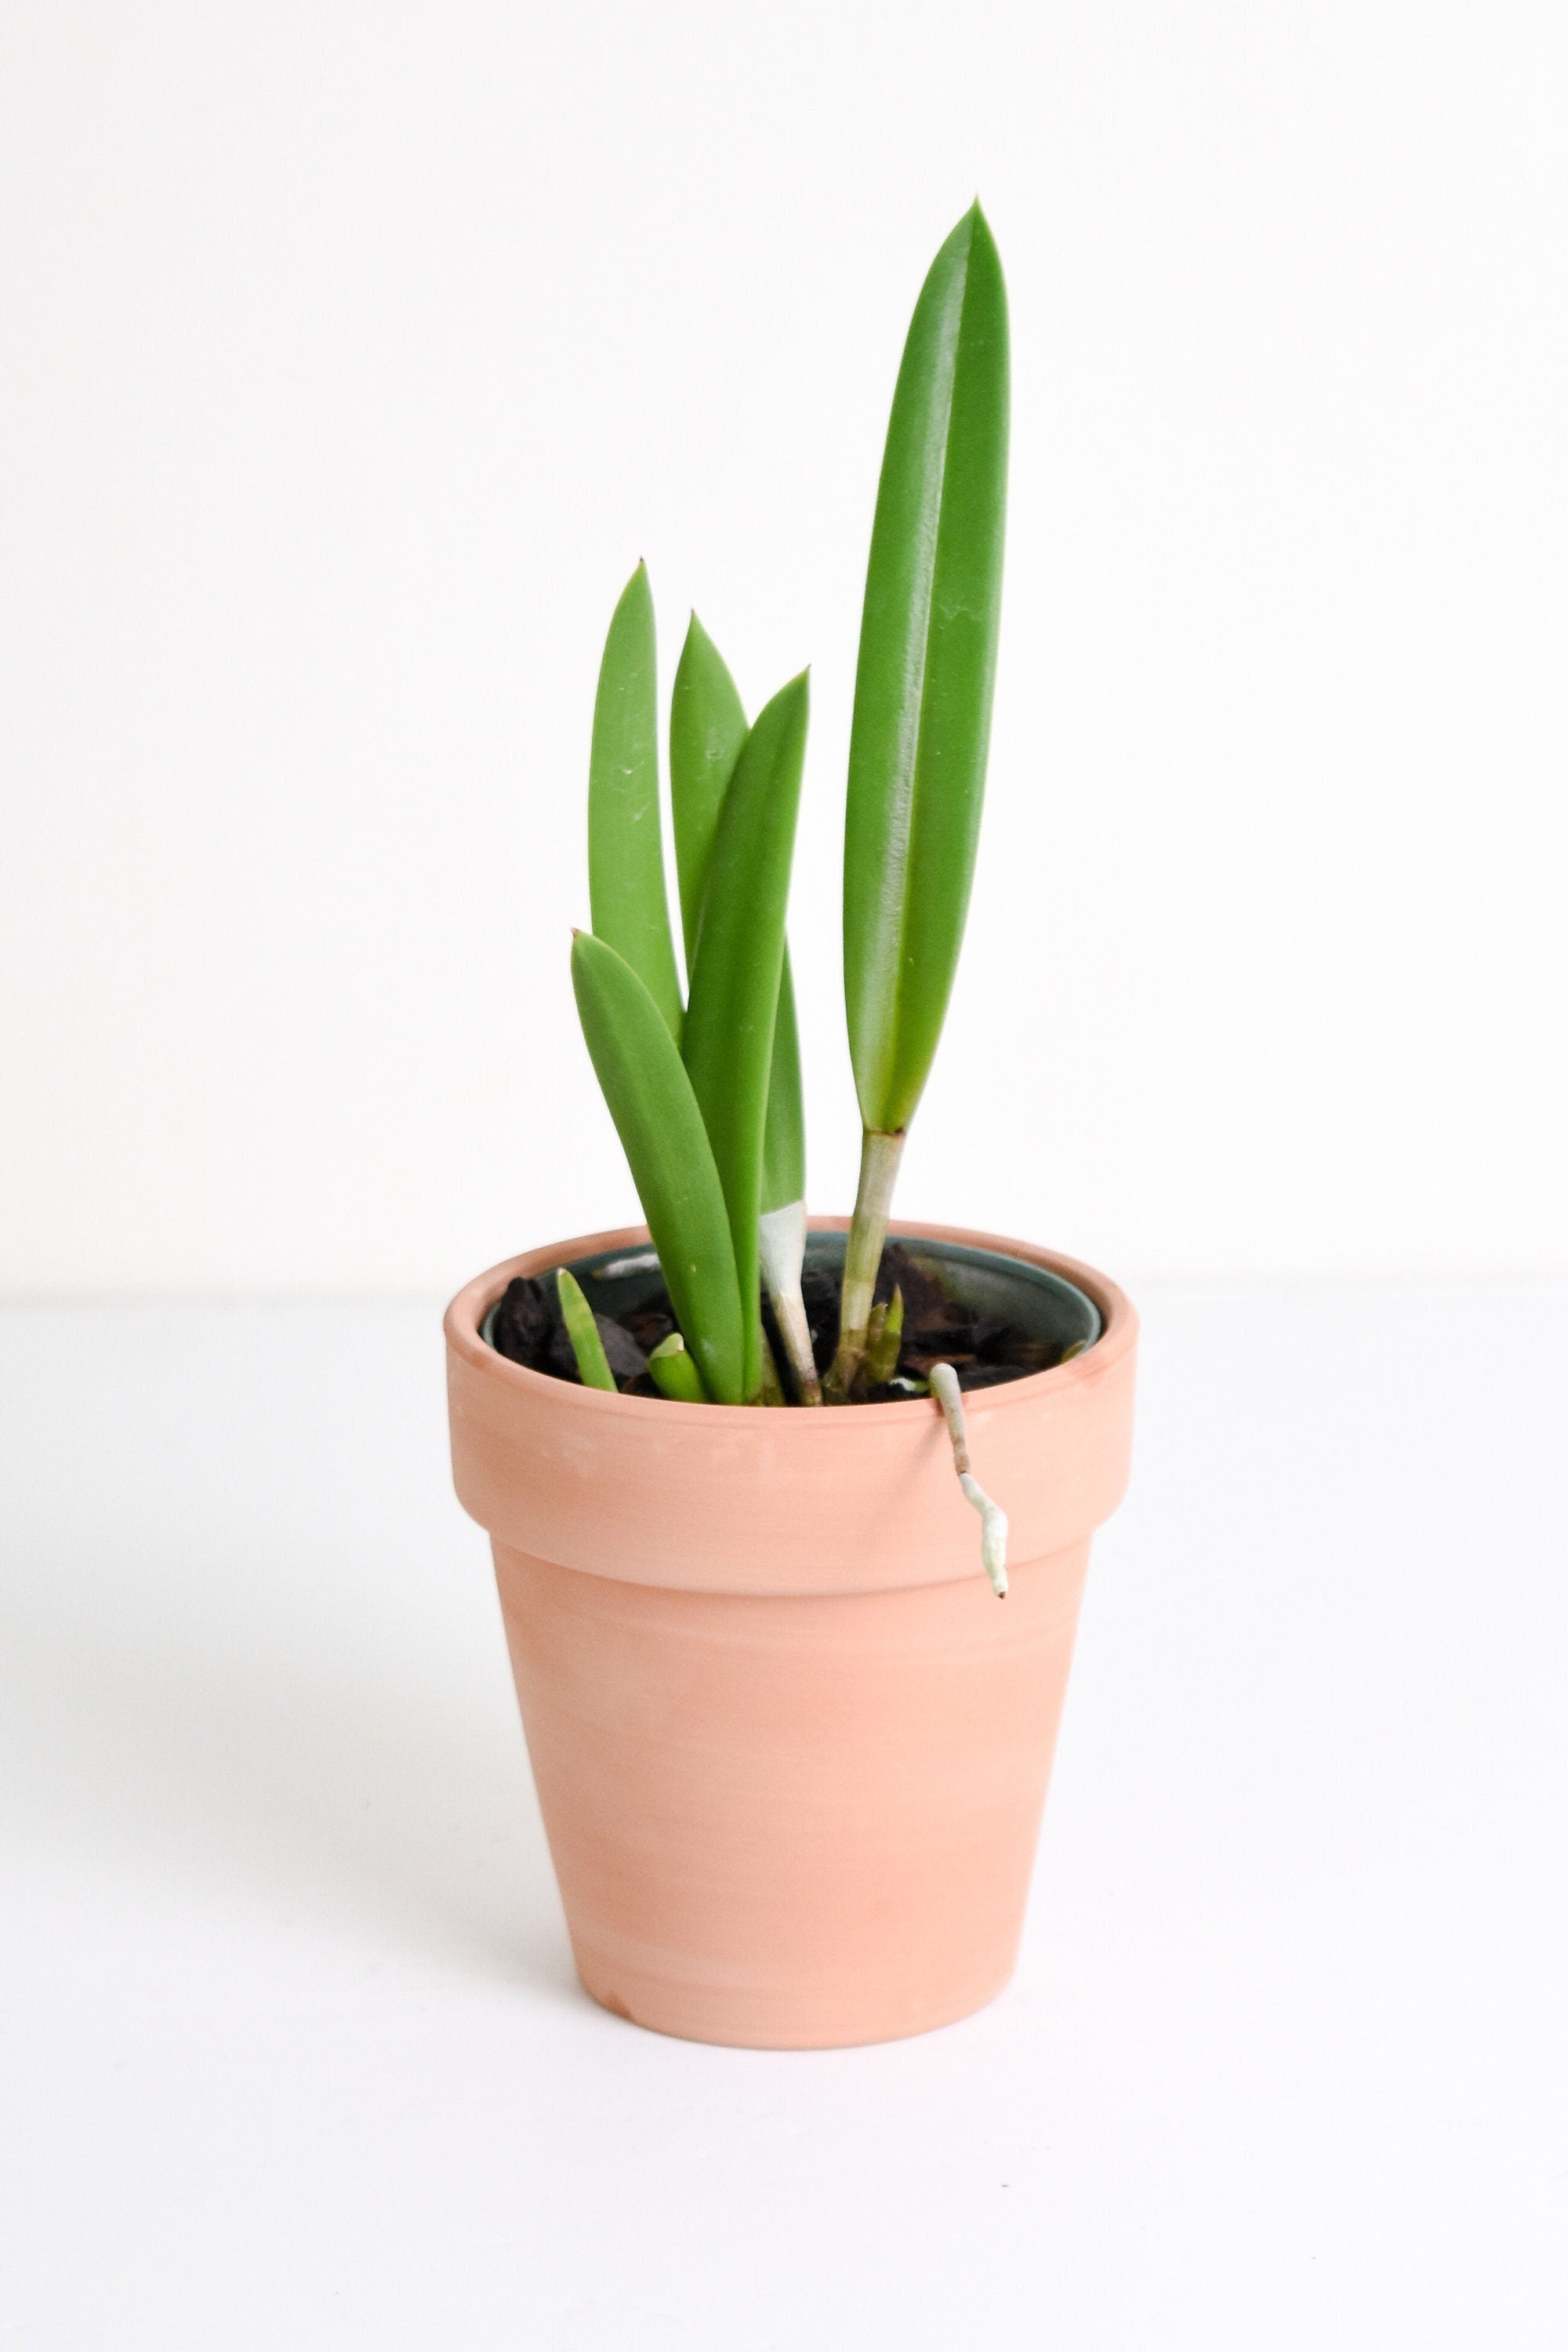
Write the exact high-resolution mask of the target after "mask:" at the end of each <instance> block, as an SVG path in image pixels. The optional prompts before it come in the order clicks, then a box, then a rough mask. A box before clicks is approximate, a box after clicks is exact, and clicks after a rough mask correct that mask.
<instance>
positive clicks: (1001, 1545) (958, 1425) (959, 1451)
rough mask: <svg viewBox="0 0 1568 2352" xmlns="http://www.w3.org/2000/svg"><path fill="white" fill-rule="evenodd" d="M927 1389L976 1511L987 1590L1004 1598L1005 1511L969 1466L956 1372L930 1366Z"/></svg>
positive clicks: (947, 1366) (943, 1366)
mask: <svg viewBox="0 0 1568 2352" xmlns="http://www.w3.org/2000/svg"><path fill="white" fill-rule="evenodd" d="M931 1394H932V1396H933V1397H935V1399H936V1401H937V1402H938V1403H939V1404H940V1405H941V1407H942V1412H943V1413H944V1414H945V1416H946V1419H947V1433H948V1435H949V1437H951V1438H952V1466H953V1468H954V1469H955V1470H956V1471H957V1473H958V1483H959V1485H960V1486H962V1487H963V1495H964V1500H965V1501H966V1502H969V1503H973V1506H974V1507H975V1509H976V1510H977V1511H978V1512H979V1514H980V1559H981V1565H982V1566H983V1567H984V1570H985V1573H986V1575H987V1576H988V1577H989V1578H990V1579H991V1590H992V1591H993V1592H994V1594H995V1595H996V1598H997V1600H998V1601H1005V1600H1006V1598H1007V1514H1006V1512H1005V1510H1004V1509H1003V1508H1002V1507H1001V1505H1000V1504H999V1503H994V1502H993V1501H992V1499H991V1497H990V1496H989V1495H988V1494H987V1493H986V1491H985V1489H984V1486H982V1485H981V1484H980V1481H979V1479H978V1478H976V1477H975V1475H973V1471H972V1470H971V1469H970V1467H969V1431H968V1428H967V1427H966V1425H965V1423H964V1418H963V1391H962V1390H961V1389H960V1387H959V1385H958V1374H957V1373H956V1372H955V1371H954V1370H953V1369H952V1365H951V1364H933V1365H932V1366H931Z"/></svg>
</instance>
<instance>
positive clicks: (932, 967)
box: [563, 205, 1008, 1507]
mask: <svg viewBox="0 0 1568 2352" xmlns="http://www.w3.org/2000/svg"><path fill="white" fill-rule="evenodd" d="M1007 383H1008V369H1007V306H1006V296H1005V290H1004V287H1003V280H1002V270H1001V264H1000V262H999V260H998V258H997V254H996V247H995V245H994V242H993V239H992V236H991V232H990V229H989V228H988V226H986V223H985V220H984V215H982V213H981V211H980V207H979V205H974V206H973V209H972V210H971V211H970V212H968V213H967V214H965V215H964V217H963V220H961V221H960V222H959V224H958V226H957V227H956V228H955V229H954V230H953V232H952V236H949V238H948V239H947V241H946V243H945V244H944V245H943V246H942V250H941V252H940V253H939V254H938V255H937V257H936V259H935V261H934V262H933V263H932V265H931V270H930V272H929V274H928V276H927V278H926V281H925V284H924V286H923V288H922V289H921V296H920V299H919V301H918V302H917V304H916V306H915V311H914V316H913V319H912V320H911V322H910V331H909V336H908V339H907V341H906V343H905V346H904V354H903V362H902V364H901V366H900V371H899V377H898V383H897V387H896V389H895V392H894V394H893V405H892V415H891V418H890V421H889V427H888V438H887V446H886V451H885V454H884V457H883V460H882V473H881V482H880V487H879V491H878V497H877V509H876V519H875V522H874V525H873V528H872V534H871V552H870V560H869V564H868V571H867V578H866V599H865V607H864V614H863V618H862V623H861V631H860V650H859V661H858V669H857V674H856V685H855V710H854V720H853V726H852V730H851V738H850V748H849V782H848V803H847V819H846V829H845V859H844V984H845V998H846V1003H847V1013H848V1025H849V1045H850V1055H851V1060H852V1063H853V1066H854V1072H855V1083H856V1089H857V1093H858V1098H859V1108H860V1118H861V1126H862V1149H861V1161H860V1181H859V1188H858V1195H857V1199H856V1203H855V1213H854V1219H853V1222H852V1223H851V1226H850V1230H849V1236H848V1241H847V1249H846V1257H845V1266H844V1282H843V1294H842V1304H841V1308H840V1321H839V1331H838V1340H837V1352H836V1354H835V1356H834V1359H833V1361H832V1364H831V1366H830V1368H829V1370H828V1371H827V1374H826V1379H825V1380H820V1381H819V1378H818V1373H817V1370H816V1363H815V1361H814V1359H813V1352H812V1343H811V1336H810V1332H809V1329H808V1327H807V1321H806V1314H805V1305H804V1301H803V1298H802V1293H801V1274H802V1267H803V1264H804V1256H805V1238H806V1200H805V1120H804V1117H803V1112H802V1105H801V1074H800V1048H799V1042H798V1038H797V1034H796V1027H795V994H794V988H793V984H792V982H791V977H790V966H789V955H788V950H787V948H786V945H785V939H784V919H785V909H786V902H787V898H788V894H789V878H790V866H791V860H792V856H793V853H794V846H795V818H796V812H797V809H798V806H799V801H800V788H801V777H802V772H803V769H804V764H805V741H806V725H807V719H808V706H809V687H808V681H807V677H806V676H805V674H804V673H803V674H802V675H801V676H800V677H795V678H793V679H792V680H791V681H790V683H789V684H788V685H787V686H784V687H783V688H780V690H779V692H778V693H777V694H775V695H774V696H773V699H772V700H771V701H770V702H768V703H766V704H765V705H764V706H763V709H761V710H760V711H759V712H758V714H757V717H756V718H755V719H754V720H752V721H751V722H750V723H748V721H747V719H746V715H745V711H744V709H743V708H742V702H741V698H740V696H739V694H738V693H737V691H736V689H735V685H734V682H733V680H732V679H731V676H730V673H729V670H728V669H727V668H726V667H725V665H724V662H723V660H722V659H721V656H720V654H719V652H718V650H717V648H716V647H715V646H714V645H713V643H712V641H711V639H710V637H709V636H708V635H707V634H706V632H705V631H704V629H703V628H702V626H701V624H700V622H699V621H698V620H697V618H696V616H695V614H694V615H693V616H692V619H691V624H690V627H689V630H688V633H687V637H686V643H685V646H684V647H683V648H682V651H681V656H680V661H679V667H677V670H676V674H675V683H674V688H673V691H672V696H671V704H670V713H669V738H668V740H669V795H670V814H671V817H672V820H673V832H674V839H675V853H676V865H677V869H678V873H677V879H678V882H679V906H680V930H681V940H682V946H683V950H684V964H685V971H686V988H685V993H684V996H683V994H682V989H681V982H680V975H679V970H678V966H677V960H676V953H675V945H674V938H673V933H672V929H671V925H670V919H669V901H668V892H667V888H666V880H665V870H664V853H663V847H662V843H661V832H660V802H659V775H658V764H659V763H658V697H657V681H656V673H655V640H654V613H653V600H652V595H651V593H650V590H649V587H648V581H647V572H646V570H645V569H644V567H643V566H642V565H641V564H639V565H638V566H637V571H636V572H634V573H633V575H632V577H631V580H630V581H629V582H628V583H627V585H626V590H625V592H624V593H623V594H622V596H621V600H620V603H619V604H617V606H616V612H615V616H614V618H613V620H612V621H611V624H610V630H609V635H608V638H607V641H606V643H605V655H604V661H603V664H602V667H601V669H600V674H599V687H598V694H597V698H596V700H595V711H594V732H593V750H592V756H591V761H590V774H589V794H588V867H589V899H590V908H591V913H592V923H593V929H592V931H591V932H583V931H580V932H578V933H577V934H576V935H575V937H574V941H573V949H572V974H573V984H574V991H575V994H576V999H577V1007H578V1012H579V1013H580V1015H581V1019H582V1024H583V1033H584V1037H585V1039H586V1041H587V1045H588V1051H589V1054H590V1055H591V1056H592V1059H593V1063H594V1067H595V1071H596V1073H597V1075H598V1078H599V1083H600V1086H601V1087H602V1088H603V1090H604V1094H605V1101H606V1103H607V1104H608V1106H609V1109H610V1114H611V1117H612V1118H613V1119H614V1121H615V1124H616V1130H617V1132H618V1134H619V1136H620V1139H621V1142H622V1145H623V1147H624V1149H625V1151H626V1159H627V1160H628V1162H629V1164H630V1168H631V1172H632V1177H633V1181H634V1182H635V1183H636V1186H637V1194H638V1198H639V1199H640V1201H641V1202H642V1206H643V1213H644V1215H645V1216H646V1218H647V1225H648V1231H649V1233H650V1234H651V1236H652V1240H653V1245H654V1248H655V1250H656V1251H657V1253H658V1260H659V1265H660V1267H661V1270H662V1272H663V1275H664V1279H665V1284H666V1287H667V1288H668V1294H669V1300H670V1306H671V1309H672V1311H673V1313H674V1317H675V1320H676V1323H677V1326H678V1331H677V1333H676V1334H675V1335H673V1336H672V1338H671V1339H670V1340H669V1341H668V1342H667V1343H666V1344H665V1346H664V1347H663V1348H661V1349H658V1350H656V1352H655V1355H654V1358H653V1359H652V1360H651V1361H650V1365H649V1370H650V1372H651V1373H652V1375H653V1377H654V1379H655V1380H656V1381H658V1385H659V1387H660V1388H661V1389H663V1390H664V1391H665V1392H666V1393H667V1394H668V1395H672V1396H679V1397H682V1398H685V1399H687V1400H689V1401H692V1402H702V1401H706V1402H711V1403H717V1404H730V1405H736V1404H765V1403H770V1402H772V1403H778V1404H783V1403H785V1402H795V1403H796V1404H799V1405H804V1406H819V1405H822V1404H824V1403H828V1404H845V1403H849V1402H853V1400H854V1398H855V1395H856V1392H857V1389H858V1387H859V1386H862V1385H864V1383H865V1381H867V1379H868V1377H874V1376H875V1375H877V1374H878V1373H879V1372H880V1371H882V1370H885V1366H886V1364H887V1363H888V1362H889V1361H891V1360H894V1359H896V1356H897V1351H898V1328H897V1318H898V1317H899V1315H900V1301H899V1300H898V1299H897V1298H895V1300H894V1301H893V1302H892V1308H891V1312H890V1313H889V1311H888V1310H887V1309H886V1308H885V1307H878V1308H876V1309H875V1311H874V1309H873V1299H874V1294H875V1288H876V1283H877V1276H878V1270H879V1265H880V1263H881V1257H882V1251H883V1245H884V1243H885V1241H886V1237H887V1231H888V1220H889V1213H890V1209H891V1203H892V1196H893V1188H894V1184H895V1181H896V1179H897V1175H898V1170H899V1162H900V1157H901V1154H902V1151H903V1147H904V1139H905V1137H906V1135H907V1133H908V1131H909V1126H910V1120H911V1118H913V1116H914V1113H915V1109H916V1107H917V1105H918V1104H919V1101H920V1098H921V1092H922V1091H923V1089H924V1087H925V1083H926V1079H927V1076H928V1075H929V1073H930V1070H931V1063H932V1060H933V1057H934V1055H935V1053H936V1048H937V1044H938V1040H939V1039H940V1037H941V1034H942V1022H943V1019H944V1016H945V1014H946V1011H947V1004H948V999H949V996H950V994H951V992H952V981H953V974H954V971H955V970H956V967H957V962H958V955H959V950H960V946H961V944H962V941H963V926H964V919H965V916H966V914H967V911H968V906H969V894H970V883H971V878H972V876H973V866H974V852H975V844H976V839H977V835H978V833H979V826H980V812H981V803H982V800H983V796H984V783H985V761H986V750H987V744H988V740H989V735H990V725H991V694H992V680H993V676H994V667H995V655H996V630H997V618H998V610H999V604H1000V593H1001V577H1002V539H1003V520H1004V509H1005V495H1006V470H1007ZM569 1279H570V1277H569V1276H563V1281H565V1280H569ZM764 1285H765V1286H766V1289H767V1293H768V1297H769V1299H770V1301H771V1303H772V1306H773V1322H774V1325H775V1328H776V1329H777V1331H778V1334H779V1336H780V1339H781V1340H782V1342H783V1347H784V1354H785V1357H786V1358H787V1363H786V1364H785V1365H784V1367H783V1368H781V1367H779V1366H778V1365H776V1364H775V1363H774V1362H773V1357H772V1354H771V1351H770V1349H769V1346H768V1342H767V1339H766V1338H765V1336H764V1328H763V1315H762V1289H763V1286H764ZM579 1305H581V1307H582V1313H581V1314H579V1313H578V1311H577V1308H578V1306H579ZM563 1314H564V1317H565V1321H566V1328H567V1329H568V1331H569V1332H571V1333H572V1334H573V1338H574V1347H577V1341H578V1336H579V1335H581V1337H582V1346H581V1347H579V1348H578V1362H579V1368H580V1370H582V1376H583V1378H584V1381H587V1382H589V1384H590V1385H594V1384H597V1385H605V1382H606V1381H607V1380H608V1374H607V1372H606V1371H603V1370H601V1369H600V1362H601V1360H602V1350H600V1354H599V1357H598V1358H595V1356H594V1354H593V1347H594V1346H596V1344H597V1342H596V1335H595V1333H594V1327H593V1318H592V1315H591V1313H590V1312H589V1311H588V1309H587V1307H586V1302H585V1301H582V1300H581V1295H580V1294H579V1297H578V1300H577V1301H572V1300H570V1299H569V1298H568V1297H565V1296H564V1295H563ZM584 1317H586V1322H585V1323H584ZM889 1336H890V1341H891V1355H890V1357H889ZM591 1342H592V1344H590V1343H591ZM584 1357H586V1362H585V1361H584ZM783 1374H787V1385H786V1381H785V1379H784V1377H783ZM611 1384H612V1385H613V1382H612V1383H611ZM938 1393H939V1397H940V1398H941V1401H942V1402H943V1406H944V1410H947V1409H948V1402H947V1400H946V1398H945V1397H944V1396H942V1393H941V1391H938ZM954 1397H955V1398H956V1391H954ZM950 1419H951V1414H950ZM977 1507H978V1505H977Z"/></svg>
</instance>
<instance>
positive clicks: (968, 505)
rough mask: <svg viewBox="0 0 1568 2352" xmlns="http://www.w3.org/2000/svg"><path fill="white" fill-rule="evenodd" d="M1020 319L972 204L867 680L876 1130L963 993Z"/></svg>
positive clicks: (893, 519)
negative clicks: (1012, 361)
mask: <svg viewBox="0 0 1568 2352" xmlns="http://www.w3.org/2000/svg"><path fill="white" fill-rule="evenodd" d="M1007 399H1008V363H1007V304H1006V293H1005V288H1004V285H1003V280H1002V269H1001V263H1000V260H999V258H998V257H997V253H996V247H995V245H994V241H993V239H992V236H991V232H990V230H989V228H988V226H986V223H985V220H984V215H982V213H981V211H980V208H979V205H975V206H974V207H973V210H972V211H971V212H969V213H968V214H966V215H965V216H964V218H963V220H962V221H961V222H960V223H959V224H958V226H957V227H956V228H955V229H954V230H953V232H952V235H951V236H949V237H948V239H947V241H946V242H945V244H944V245H943V246H942V250H941V252H940V253H939V254H938V255H937V257H936V259H935V261H934V262H933V263H932V264H931V269H930V271H929V273H928V275H927V278H926V281H925V284H924V286H923V287H922V288H921V295H920V299H919V301H918V302H917V303H916V305H915V311H914V316H913V318H912V319H911V320H910V331H909V336H908V339H907V341H906V343H905V346H904V354H903V359H902V362H901V363H900V369H899V377H898V383H897V386H896V388H895V391H894V394H893V405H892V413H891V415H890V417H889V425H888V439H887V446H886V449H885V452H884V456H883V463H882V474H881V479H880V482H879V487H878V494H877V511H876V520H875V522H874V524H873V527H872V534H871V552H870V560H869V562H868V566H867V575H866V599H865V606H864V611H863V614H862V621H861V635H860V652H859V660H858V667H857V671H856V680H855V716H854V722H853V727H852V730H851V738H850V752H849V793H848V804H847V814H846V822H845V860H844V978H845V999H846V1005H847V1013H848V1020H849V1039H850V1055H851V1059H852V1061H853V1064H854V1068H855V1081H856V1089H857V1092H858V1097H859V1101H860V1111H861V1118H862V1119H863V1121H864V1123H865V1125H866V1127H867V1128H868V1129H873V1130H876V1131H879V1132H884V1133H895V1132H897V1131H899V1130H900V1129H902V1128H904V1127H906V1126H907V1125H908V1122H909V1119H910V1117H911V1116H912V1114H913V1111H914V1108H915V1106H916V1104H917V1103H918V1102H919V1099H920V1096H921V1089H922V1088H923V1087H924V1084H925V1080H926V1077H927V1076H928V1074H929V1072H930V1068H931V1060H932V1057H933V1055H934V1054H935V1051H936V1045H937V1041H938V1039H939V1037H940V1035H941V1034H942V1019H943V1016H944V1014H945V1013H946V1010H947V1002H948V998H949V996H950V994H951V992H952V980H953V974H954V971H955V969H956V966H957V961H958V951H959V948H960V945H961V943H962V940H963V924H964V919H965V916H966V914H967V911H968V905H969V890H970V883H971V880H972V877H973V867H974V851H975V844H976V839H977V835H978V832H979V824H980V811H981V803H982V800H983V797H984V781H985V759H986V751H987V749H988V744H989V736H990V723H991V695H992V684H993V679H994V669H995V653H996V633H997V620H998V614H999V607H1000V598H1001V577H1002V537H1003V517H1004V507H1005V496H1006V465H1007Z"/></svg>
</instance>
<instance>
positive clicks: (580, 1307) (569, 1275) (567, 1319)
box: [555, 1265, 616, 1389]
mask: <svg viewBox="0 0 1568 2352" xmlns="http://www.w3.org/2000/svg"><path fill="white" fill-rule="evenodd" d="M555 1296H556V1297H557V1298H558V1299H559V1300H560V1301H561V1319H562V1321H563V1323H564V1324H565V1326H566V1337H567V1338H568V1339H570V1340H571V1342H572V1353H573V1354H574V1356H575V1357H576V1359H577V1377H578V1379H579V1380H580V1381H582V1383H583V1386H584V1388H585V1389H614V1387H615V1385H616V1376H615V1374H614V1372H612V1371H611V1370H610V1360H609V1358H608V1356H606V1355H605V1343H604V1341H603V1339H600V1337H599V1327H598V1325H597V1323H595V1320H594V1310H593V1308H592V1307H590V1306H589V1304H588V1302H587V1300H586V1299H585V1298H584V1296H583V1286H582V1285H581V1283H580V1282H579V1281H578V1279H577V1277H576V1276H575V1275H574V1273H573V1272H572V1269H571V1267H570V1266H565V1265H563V1266H561V1267H559V1268H558V1269H557V1271H556V1276H555Z"/></svg>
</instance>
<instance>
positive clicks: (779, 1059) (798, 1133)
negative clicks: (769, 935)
mask: <svg viewBox="0 0 1568 2352" xmlns="http://www.w3.org/2000/svg"><path fill="white" fill-rule="evenodd" d="M762 1198H763V1214H764V1215H766V1213H767V1212H768V1211H769V1210H770V1209H787V1208H788V1206H789V1204H790V1202H792V1201H804V1200H805V1104H804V1102H803V1101H802V1099H801V1084H800V1033H799V1031H798V1030H797V1029H796V1027H795V982H794V981H793V979H792V978H791V977H790V968H789V950H788V948H787V947H786V948H785V950H784V962H783V963H782V965H781V966H780V968H779V1005H778V1013H777V1014H776V1016H775V1018H774V1021H773V1066H772V1068H771V1070H770V1071H769V1074H768V1115H767V1118H766V1121H765V1123H764V1125H763V1196H762Z"/></svg>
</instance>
